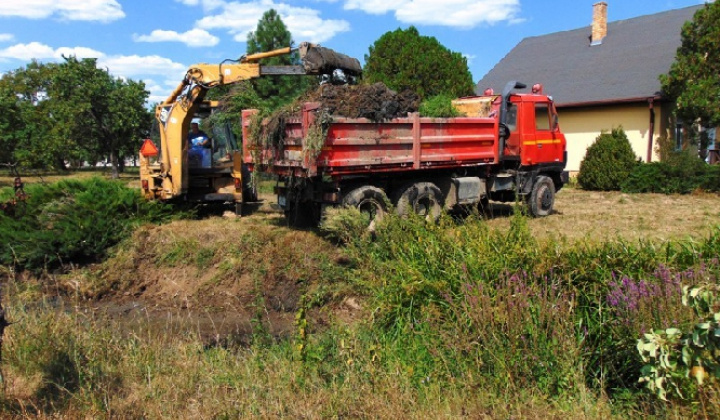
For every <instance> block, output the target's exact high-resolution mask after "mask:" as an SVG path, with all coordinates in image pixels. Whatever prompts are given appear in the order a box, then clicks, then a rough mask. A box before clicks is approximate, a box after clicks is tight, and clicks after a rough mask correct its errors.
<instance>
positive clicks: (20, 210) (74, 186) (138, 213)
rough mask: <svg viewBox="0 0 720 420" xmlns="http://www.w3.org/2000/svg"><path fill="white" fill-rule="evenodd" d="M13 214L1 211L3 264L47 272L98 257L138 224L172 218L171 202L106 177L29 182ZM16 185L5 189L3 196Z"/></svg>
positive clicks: (9, 192)
mask: <svg viewBox="0 0 720 420" xmlns="http://www.w3.org/2000/svg"><path fill="white" fill-rule="evenodd" d="M25 191H26V193H27V195H28V199H27V201H25V202H21V203H18V205H17V206H16V207H15V211H14V214H7V213H0V264H2V265H4V266H12V267H15V268H16V269H19V270H22V269H27V270H31V271H35V272H38V271H42V270H45V269H55V268H57V267H59V266H61V265H64V264H82V263H86V262H91V261H97V260H99V259H100V258H102V257H104V256H105V255H106V252H107V250H108V248H110V247H112V246H113V245H116V244H117V243H118V242H120V241H121V240H122V239H124V238H125V237H126V236H127V235H128V234H129V233H130V232H131V231H132V230H133V228H134V227H135V226H137V225H139V224H142V223H157V222H162V221H167V220H170V219H171V218H173V217H174V216H173V213H172V212H171V207H170V206H168V205H165V204H161V203H158V202H150V201H146V200H145V199H144V198H143V197H142V196H141V195H140V194H139V192H138V191H137V190H135V189H130V188H127V187H126V186H124V185H123V184H122V183H119V182H115V181H108V180H104V179H102V178H97V177H96V178H89V179H85V180H76V179H70V180H63V181H60V182H57V183H53V184H47V185H40V184H36V185H29V186H27V187H26V188H25ZM11 194H12V189H6V190H3V191H0V200H1V201H4V200H6V199H7V197H8V196H10V195H11Z"/></svg>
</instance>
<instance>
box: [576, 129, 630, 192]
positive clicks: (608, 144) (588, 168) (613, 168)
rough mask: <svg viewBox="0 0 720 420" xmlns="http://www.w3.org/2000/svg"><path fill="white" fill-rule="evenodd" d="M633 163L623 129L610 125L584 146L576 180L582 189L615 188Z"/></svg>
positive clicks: (608, 189)
mask: <svg viewBox="0 0 720 420" xmlns="http://www.w3.org/2000/svg"><path fill="white" fill-rule="evenodd" d="M637 163H638V162H637V156H636V155H635V152H633V150H632V146H631V145H630V141H629V140H628V138H627V135H626V134H625V131H624V130H623V129H622V128H614V129H613V130H612V131H611V132H610V133H607V132H604V133H602V134H600V136H598V137H597V139H596V140H595V143H593V144H592V145H591V146H590V147H588V149H587V152H586V154H585V158H584V159H583V160H582V162H581V163H580V172H579V173H578V176H577V180H578V183H579V184H580V187H581V188H583V189H585V190H597V191H618V190H620V185H621V183H622V182H623V181H624V180H625V179H626V178H627V177H628V175H630V173H631V172H632V171H633V169H635V166H637Z"/></svg>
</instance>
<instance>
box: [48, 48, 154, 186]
mask: <svg viewBox="0 0 720 420" xmlns="http://www.w3.org/2000/svg"><path fill="white" fill-rule="evenodd" d="M148 95H149V92H148V91H147V90H146V89H145V84H144V83H143V82H138V81H134V80H130V79H127V80H123V79H120V78H115V77H112V76H111V75H110V74H109V73H108V72H107V70H103V69H99V68H97V64H96V60H95V59H89V58H86V59H82V60H78V59H77V58H75V57H68V58H65V61H64V62H63V63H61V64H60V65H58V66H57V69H56V71H54V72H53V74H52V83H51V84H50V87H49V89H48V96H49V99H48V101H51V102H52V103H53V107H52V109H53V118H54V119H55V120H57V121H62V122H63V123H62V124H59V125H58V128H59V129H60V130H61V136H62V137H63V138H65V139H69V140H70V142H73V143H74V144H76V145H77V147H79V148H80V149H82V150H83V152H84V153H83V157H84V158H85V159H86V160H89V161H91V162H92V161H98V160H100V159H102V158H105V157H107V158H109V160H110V163H111V165H112V174H113V177H117V176H118V173H119V171H120V168H121V166H122V162H123V160H124V159H125V157H127V156H132V154H134V151H135V149H137V147H138V146H139V144H140V139H141V138H142V137H145V136H147V133H148V131H149V128H150V124H151V115H150V113H149V111H148V110H147V109H146V108H145V101H146V99H147V97H148Z"/></svg>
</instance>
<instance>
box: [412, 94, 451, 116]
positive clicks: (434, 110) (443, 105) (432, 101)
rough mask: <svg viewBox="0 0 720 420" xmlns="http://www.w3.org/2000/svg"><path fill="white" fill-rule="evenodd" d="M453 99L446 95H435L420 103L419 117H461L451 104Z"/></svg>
mask: <svg viewBox="0 0 720 420" xmlns="http://www.w3.org/2000/svg"><path fill="white" fill-rule="evenodd" d="M453 99H454V98H452V97H450V96H448V95H436V96H433V97H432V98H428V99H426V100H424V101H422V102H421V103H420V110H419V111H420V116H422V117H432V118H452V117H459V116H461V115H462V113H460V111H458V110H457V109H456V108H455V107H454V106H453V104H452V100H453Z"/></svg>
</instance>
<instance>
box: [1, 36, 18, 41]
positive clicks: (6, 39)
mask: <svg viewBox="0 0 720 420" xmlns="http://www.w3.org/2000/svg"><path fill="white" fill-rule="evenodd" d="M14 39H15V35H13V34H0V42H9V41H12V40H14Z"/></svg>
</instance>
